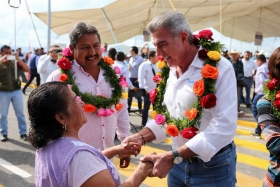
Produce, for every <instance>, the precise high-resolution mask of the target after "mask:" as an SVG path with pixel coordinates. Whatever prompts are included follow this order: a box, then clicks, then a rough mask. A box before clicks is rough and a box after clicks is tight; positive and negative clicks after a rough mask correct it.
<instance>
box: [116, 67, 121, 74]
mask: <svg viewBox="0 0 280 187" xmlns="http://www.w3.org/2000/svg"><path fill="white" fill-rule="evenodd" d="M114 71H115V73H116V74H121V73H122V71H121V69H120V68H119V67H118V66H115V67H114Z"/></svg>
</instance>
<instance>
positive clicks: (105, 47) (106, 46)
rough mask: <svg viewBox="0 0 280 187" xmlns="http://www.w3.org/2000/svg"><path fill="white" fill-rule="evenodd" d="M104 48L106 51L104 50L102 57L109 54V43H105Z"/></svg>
mask: <svg viewBox="0 0 280 187" xmlns="http://www.w3.org/2000/svg"><path fill="white" fill-rule="evenodd" d="M103 48H104V51H103V52H102V57H103V58H104V57H105V56H107V55H108V54H107V53H108V51H107V48H108V44H107V43H104V45H103Z"/></svg>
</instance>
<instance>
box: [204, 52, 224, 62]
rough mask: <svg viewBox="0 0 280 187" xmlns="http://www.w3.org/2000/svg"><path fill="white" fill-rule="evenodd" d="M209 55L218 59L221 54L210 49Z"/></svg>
mask: <svg viewBox="0 0 280 187" xmlns="http://www.w3.org/2000/svg"><path fill="white" fill-rule="evenodd" d="M207 56H208V57H209V58H210V59H211V60H214V61H217V60H219V59H220V57H221V54H220V53H219V52H218V51H209V52H208V53H207Z"/></svg>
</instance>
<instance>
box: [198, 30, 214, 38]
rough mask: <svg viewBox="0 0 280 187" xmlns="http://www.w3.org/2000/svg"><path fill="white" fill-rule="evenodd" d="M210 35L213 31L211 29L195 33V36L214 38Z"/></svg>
mask: <svg viewBox="0 0 280 187" xmlns="http://www.w3.org/2000/svg"><path fill="white" fill-rule="evenodd" d="M212 36H213V32H212V31H211V30H208V29H206V30H202V31H200V32H199V33H198V35H197V38H199V39H210V40H214V39H213V38H212Z"/></svg>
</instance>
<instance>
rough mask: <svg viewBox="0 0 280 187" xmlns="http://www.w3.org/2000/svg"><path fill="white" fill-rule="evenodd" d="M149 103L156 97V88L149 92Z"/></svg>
mask: <svg viewBox="0 0 280 187" xmlns="http://www.w3.org/2000/svg"><path fill="white" fill-rule="evenodd" d="M149 96H150V101H151V103H153V104H155V102H156V98H157V89H153V90H152V91H150V93H149Z"/></svg>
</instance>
